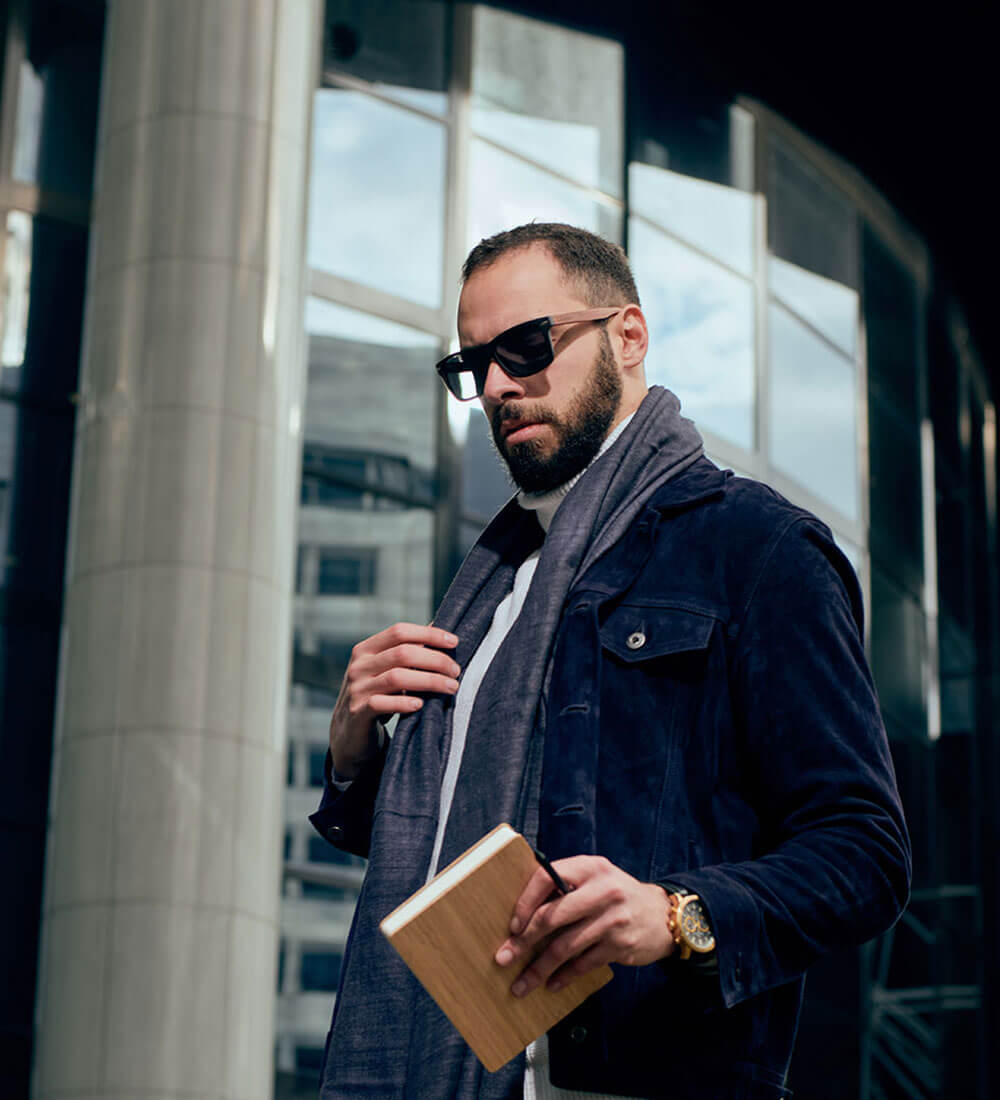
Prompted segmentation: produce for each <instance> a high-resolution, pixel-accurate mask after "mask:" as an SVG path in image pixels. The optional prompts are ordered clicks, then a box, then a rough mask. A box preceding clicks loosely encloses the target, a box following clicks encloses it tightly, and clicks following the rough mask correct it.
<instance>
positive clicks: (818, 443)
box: [768, 305, 859, 519]
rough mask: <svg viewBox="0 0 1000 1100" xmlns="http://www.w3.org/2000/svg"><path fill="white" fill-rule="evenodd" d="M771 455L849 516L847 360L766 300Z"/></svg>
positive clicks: (854, 480)
mask: <svg viewBox="0 0 1000 1100" xmlns="http://www.w3.org/2000/svg"><path fill="white" fill-rule="evenodd" d="M768 319H769V324H770V339H771V349H770V357H771V417H770V420H771V438H770V448H771V461H772V462H773V463H774V465H775V466H778V467H780V468H781V469H782V470H783V471H784V472H785V473H787V474H788V475H789V476H790V477H792V478H794V479H795V480H796V481H797V482H799V484H800V485H803V486H805V488H807V489H809V490H810V491H811V492H813V493H815V494H816V496H818V497H820V498H822V499H823V500H825V501H827V502H828V503H829V504H831V505H832V506H833V507H834V508H836V509H837V510H838V511H840V512H842V513H843V514H844V515H845V516H847V517H848V518H849V519H857V518H858V515H859V509H858V455H857V434H856V415H857V408H856V402H857V395H856V384H855V383H856V376H855V371H854V365H853V363H852V362H851V361H850V360H848V359H846V358H845V357H844V356H842V355H839V354H838V353H837V352H835V351H834V350H833V349H832V348H831V347H830V346H829V345H828V344H826V343H825V342H824V341H822V340H820V339H819V338H818V337H817V336H816V335H815V334H814V333H812V332H811V331H810V330H809V329H808V328H806V327H805V326H804V325H803V324H802V323H801V322H800V321H798V320H796V319H795V318H794V317H793V316H792V315H791V314H790V313H788V311H787V310H785V309H783V308H782V307H781V306H778V305H771V306H770V308H769V311H768Z"/></svg>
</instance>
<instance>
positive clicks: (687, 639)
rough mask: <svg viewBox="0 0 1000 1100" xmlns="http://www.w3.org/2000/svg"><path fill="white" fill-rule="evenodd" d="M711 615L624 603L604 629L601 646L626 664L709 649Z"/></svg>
mask: <svg viewBox="0 0 1000 1100" xmlns="http://www.w3.org/2000/svg"><path fill="white" fill-rule="evenodd" d="M716 622H717V620H716V619H715V618H713V617H712V616H710V615H701V614H699V613H698V612H697V611H688V610H686V609H684V608H679V607H650V606H649V605H638V604H622V605H621V606H619V607H616V608H615V610H614V611H612V612H611V614H610V615H609V616H608V618H607V620H606V621H605V623H604V625H603V626H602V627H601V645H602V646H604V648H605V649H608V650H610V651H611V652H612V653H613V654H614V655H615V656H616V657H620V658H621V659H622V660H623V661H648V660H650V659H652V658H654V657H665V656H666V655H667V654H670V653H689V652H692V651H694V650H699V649H707V648H708V643H709V639H710V638H711V636H712V627H713V626H714V625H715V623H716Z"/></svg>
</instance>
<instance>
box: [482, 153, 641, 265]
mask: <svg viewBox="0 0 1000 1100" xmlns="http://www.w3.org/2000/svg"><path fill="white" fill-rule="evenodd" d="M470 178H471V180H472V188H471V194H470V203H469V223H468V247H469V248H472V247H473V245H476V244H478V243H479V241H481V240H482V239H483V238H484V237H489V236H492V235H493V234H494V233H499V232H500V230H502V229H510V228H512V227H513V226H515V225H523V224H524V223H525V222H530V221H540V222H568V223H569V224H570V225H578V226H580V227H581V228H583V229H590V230H592V231H593V232H594V233H600V234H601V236H602V237H607V238H608V239H609V240H612V241H620V240H621V214H620V212H619V210H618V209H617V208H616V207H614V206H609V205H606V204H604V203H599V202H595V201H594V200H593V199H592V198H590V197H589V196H588V195H587V193H586V192H584V191H582V190H580V189H579V188H577V187H574V186H573V185H572V184H569V183H566V182H565V181H564V180H560V179H556V177H555V176H550V175H549V174H548V172H543V171H542V170H541V169H539V168H535V167H533V166H532V165H530V164H525V162H524V161H523V160H520V159H518V158H517V157H512V156H510V155H509V154H507V153H504V152H502V151H501V150H500V149H496V148H494V147H493V146H492V145H488V144H487V143H486V142H483V141H473V142H472V149H471V151H470Z"/></svg>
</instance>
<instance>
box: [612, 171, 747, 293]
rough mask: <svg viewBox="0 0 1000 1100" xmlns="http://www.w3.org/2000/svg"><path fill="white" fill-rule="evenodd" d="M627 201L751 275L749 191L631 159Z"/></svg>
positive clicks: (726, 262)
mask: <svg viewBox="0 0 1000 1100" xmlns="http://www.w3.org/2000/svg"><path fill="white" fill-rule="evenodd" d="M628 185H629V205H630V208H631V209H632V211H633V212H634V213H636V214H642V215H643V216H644V217H646V218H649V219H650V220H651V221H654V222H656V223H657V224H658V225H661V226H663V228H664V229H669V230H670V232H671V233H673V234H674V235H675V236H678V237H681V238H683V239H684V240H686V241H690V243H691V244H693V245H696V246H697V247H698V248H700V249H701V250H702V251H703V252H708V253H709V254H710V255H712V256H715V258H716V259H718V260H721V261H722V262H723V263H724V264H728V265H729V267H733V268H735V269H736V270H737V271H741V272H742V273H743V274H744V275H752V274H753V196H752V195H747V194H745V193H744V192H743V191H736V190H735V189H734V188H732V187H723V186H721V185H720V184H717V183H707V182H706V181H705V180H699V179H695V178H694V177H693V176H682V175H681V174H680V173H678V172H671V171H669V169H666V168H656V167H654V166H653V165H651V164H640V163H639V162H638V161H633V162H632V164H630V165H629V169H628Z"/></svg>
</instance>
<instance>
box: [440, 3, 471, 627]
mask: <svg viewBox="0 0 1000 1100" xmlns="http://www.w3.org/2000/svg"><path fill="white" fill-rule="evenodd" d="M447 33H448V34H449V35H450V41H449V50H448V61H449V76H448V129H447V140H448V147H447V149H448V151H447V157H448V159H447V168H446V172H447V175H446V180H445V187H446V192H445V223H444V234H445V238H444V249H443V262H442V270H441V311H440V316H441V322H440V328H439V335H440V338H441V342H442V350H444V349H446V348H447V346H448V343H449V341H450V338H451V333H452V331H453V327H452V326H453V325H454V323H455V317H456V315H457V312H458V296H459V279H460V272H461V267H462V261H463V259H464V256H465V235H466V228H467V224H466V223H467V217H466V214H467V210H468V197H469V144H470V143H469V132H470V121H469V120H470V114H471V107H470V99H471V90H472V35H473V19H472V9H471V7H470V6H469V5H468V4H455V5H453V6H452V8H451V10H450V21H449V23H448V28H447ZM435 429H436V430H435V456H434V457H435V464H436V474H437V479H436V480H437V490H436V492H435V494H434V497H435V499H434V506H433V507H434V553H433V576H432V578H431V581H432V586H433V602H434V605H435V606H436V605H437V603H438V602H439V600H440V599H441V598H442V597H443V596H444V593H445V590H446V588H447V586H448V584H449V583H450V581H451V574H452V572H453V566H454V564H455V563H454V561H453V558H454V557H455V550H456V548H457V546H458V531H459V524H460V522H461V520H460V510H461V491H462V490H461V485H462V482H461V477H462V472H461V453H460V448H459V446H458V442H457V440H456V439H455V438H454V436H453V434H452V429H451V422H450V420H449V417H448V394H447V391H446V390H445V388H444V386H438V392H437V401H436V404H435Z"/></svg>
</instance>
